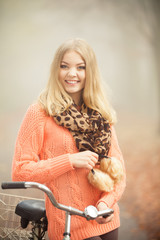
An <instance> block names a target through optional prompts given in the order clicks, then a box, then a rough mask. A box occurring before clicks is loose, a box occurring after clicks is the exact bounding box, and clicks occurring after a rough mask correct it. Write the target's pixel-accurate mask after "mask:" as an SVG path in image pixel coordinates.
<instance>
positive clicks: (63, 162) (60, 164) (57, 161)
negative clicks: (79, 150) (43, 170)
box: [51, 153, 74, 178]
mask: <svg viewBox="0 0 160 240" xmlns="http://www.w3.org/2000/svg"><path fill="white" fill-rule="evenodd" d="M51 165H52V167H51V171H52V177H54V178H56V177H59V176H60V175H62V174H64V173H66V172H68V171H71V170H73V169H74V168H73V166H72V164H71V162H70V159H69V153H68V154H64V155H61V156H58V157H54V158H52V159H51Z"/></svg>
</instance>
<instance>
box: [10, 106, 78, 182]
mask: <svg viewBox="0 0 160 240" xmlns="http://www.w3.org/2000/svg"><path fill="white" fill-rule="evenodd" d="M47 118H48V117H47V116H46V114H45V112H44V111H43V110H42V109H41V108H40V106H39V105H38V104H33V105H31V106H30V107H29V109H28V111H27V113H26V115H25V117H24V120H23V122H22V125H21V127H20V130H19V133H18V137H17V141H16V147H15V153H14V159H13V165H12V179H13V181H35V182H39V183H47V182H50V181H51V180H53V179H54V178H57V177H58V176H60V175H62V174H63V173H66V172H67V171H70V170H72V169H73V167H72V165H71V163H70V161H69V153H66V154H62V155H60V156H57V157H53V158H49V159H46V160H45V159H44V160H43V159H42V160H40V159H39V154H40V152H41V149H42V147H43V144H44V129H45V124H46V121H47Z"/></svg>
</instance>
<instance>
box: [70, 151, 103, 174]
mask: <svg viewBox="0 0 160 240" xmlns="http://www.w3.org/2000/svg"><path fill="white" fill-rule="evenodd" d="M69 158H70V161H71V163H72V166H73V167H74V168H87V169H89V170H91V169H92V168H93V167H94V166H95V164H96V163H97V162H98V154H97V153H95V152H92V151H89V150H87V151H84V152H78V153H73V154H70V156H69Z"/></svg>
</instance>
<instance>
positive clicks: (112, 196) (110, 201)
mask: <svg viewBox="0 0 160 240" xmlns="http://www.w3.org/2000/svg"><path fill="white" fill-rule="evenodd" d="M111 128H112V137H111V148H110V151H109V154H108V155H109V156H110V157H116V158H117V159H118V160H120V161H121V163H122V165H123V169H124V177H123V179H122V181H121V182H120V183H119V184H117V185H116V186H115V187H114V190H113V191H112V192H109V193H105V192H103V193H102V195H101V198H100V199H99V201H98V203H99V202H104V203H105V204H106V205H107V206H108V207H110V208H111V207H112V206H113V205H114V204H115V203H116V202H118V201H119V200H120V198H121V196H122V194H123V192H124V189H125V187H126V170H125V165H124V160H123V156H122V153H121V150H120V148H119V145H118V140H117V136H116V132H115V129H114V127H113V126H112V127H111ZM98 203H97V205H98Z"/></svg>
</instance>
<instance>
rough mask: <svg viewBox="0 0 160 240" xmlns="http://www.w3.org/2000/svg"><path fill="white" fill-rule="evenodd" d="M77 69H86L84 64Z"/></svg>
mask: <svg viewBox="0 0 160 240" xmlns="http://www.w3.org/2000/svg"><path fill="white" fill-rule="evenodd" d="M78 69H80V70H82V69H83V70H85V69H86V66H79V67H78Z"/></svg>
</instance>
